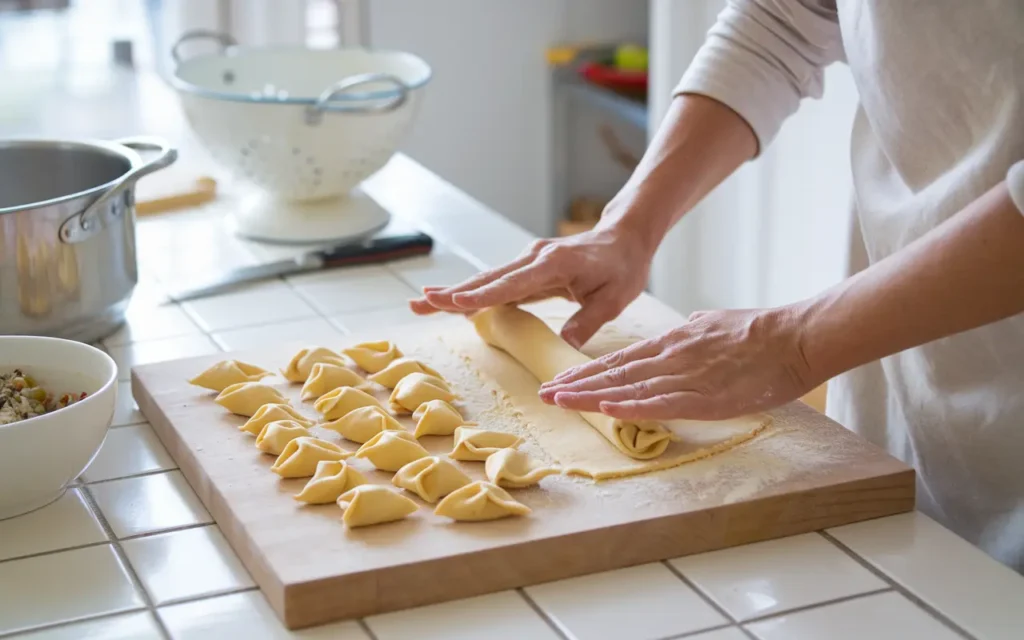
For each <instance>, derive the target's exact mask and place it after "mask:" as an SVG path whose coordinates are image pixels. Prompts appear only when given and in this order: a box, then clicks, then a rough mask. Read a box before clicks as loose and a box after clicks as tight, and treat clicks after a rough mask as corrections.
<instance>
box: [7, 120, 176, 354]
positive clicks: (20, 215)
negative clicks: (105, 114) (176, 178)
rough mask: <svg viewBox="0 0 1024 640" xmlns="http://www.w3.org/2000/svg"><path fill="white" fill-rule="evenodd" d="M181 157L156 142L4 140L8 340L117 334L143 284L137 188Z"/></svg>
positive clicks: (87, 338) (88, 338)
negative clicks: (145, 157)
mask: <svg viewBox="0 0 1024 640" xmlns="http://www.w3.org/2000/svg"><path fill="white" fill-rule="evenodd" d="M137 150H150V151H156V152H157V153H156V155H155V156H154V157H153V158H152V159H150V160H148V161H144V160H143V158H142V156H141V155H139V153H138V152H137ZM176 159H177V152H176V151H175V150H174V149H172V148H170V147H169V146H168V145H167V144H166V143H164V142H162V141H160V140H156V139H151V138H129V139H125V140H119V141H117V142H102V141H96V142H94V141H83V142H77V141H76V142H70V141H61V140H22V139H15V140H0V334H22V335H46V336H56V337H61V338H69V339H72V340H81V341H83V342H93V341H96V340H99V339H100V338H103V337H106V336H107V335H109V334H110V333H112V332H113V331H114V330H115V329H117V327H118V326H119V325H121V323H122V322H124V313H125V309H126V308H127V306H128V302H129V300H130V299H131V295H132V292H133V291H134V289H135V285H136V283H137V282H138V267H137V263H136V256H135V211H134V204H135V183H136V182H137V181H138V179H139V178H141V177H142V176H144V175H146V174H149V173H152V172H154V171H157V170H159V169H162V168H164V167H166V166H168V165H170V164H171V163H173V162H174V161H175V160H176Z"/></svg>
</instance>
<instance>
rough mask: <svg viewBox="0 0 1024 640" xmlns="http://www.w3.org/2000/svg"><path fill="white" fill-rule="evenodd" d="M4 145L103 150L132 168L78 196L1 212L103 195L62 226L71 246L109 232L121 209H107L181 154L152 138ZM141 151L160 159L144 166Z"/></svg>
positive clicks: (25, 141) (19, 141) (64, 239)
mask: <svg viewBox="0 0 1024 640" xmlns="http://www.w3.org/2000/svg"><path fill="white" fill-rule="evenodd" d="M4 142H7V143H12V144H16V145H21V146H39V147H46V146H57V147H65V148H66V147H79V148H84V149H97V148H99V149H103V150H105V151H107V152H110V153H113V154H116V155H119V156H121V157H123V158H125V159H127V160H128V163H129V166H130V168H129V169H128V171H126V172H125V173H123V174H121V175H120V176H118V177H117V178H114V179H113V180H110V181H108V182H106V183H103V184H99V185H96V186H94V187H90V188H88V189H85V190H82V191H78V192H75V193H69V194H64V195H60V196H57V197H55V198H50V199H48V200H43V201H39V202H29V203H25V204H20V205H14V206H9V207H4V208H0V216H2V215H5V214H8V213H20V212H25V211H32V210H34V209H42V208H45V207H49V206H53V205H59V204H61V203H64V202H70V201H72V200H75V199H77V198H82V197H88V196H91V195H95V194H99V197H98V198H97V199H96V200H94V201H93V202H92V203H91V204H90V205H89V206H88V207H86V208H85V209H84V210H83V211H80V212H78V213H75V214H72V215H71V216H69V217H68V218H67V219H65V220H64V221H63V222H62V223H61V225H60V229H59V231H58V236H59V238H60V240H61V242H64V243H67V244H74V243H76V242H82V241H84V240H87V239H88V238H91V237H92V236H94V235H95V234H97V233H99V232H101V231H102V230H103V229H105V228H106V227H107V225H108V224H109V223H110V222H112V220H109V219H108V218H109V216H114V217H115V218H116V217H119V216H120V209H119V208H116V207H114V208H108V206H107V205H108V204H109V203H110V202H111V201H112V200H113V199H114V198H116V197H118V196H120V195H121V194H123V193H124V192H125V191H126V190H128V189H130V188H132V187H134V186H135V183H136V182H138V181H139V179H141V178H142V177H144V176H146V175H149V174H150V173H153V172H154V171H158V170H160V169H163V168H164V167H167V166H169V165H171V164H172V163H174V161H175V160H177V157H178V152H177V150H175V149H174V148H172V147H171V146H170V145H169V144H167V142H165V141H163V140H161V139H159V138H155V137H150V136H133V137H129V138H122V139H119V140H114V141H112V142H107V141H103V140H88V141H68V140H58V139H38V138H34V139H19V138H12V139H8V140H5V141H0V144H3V143H4ZM139 150H148V151H156V152H157V155H156V157H154V158H152V159H150V160H148V161H145V162H144V161H143V160H142V157H141V156H140V155H139V154H138V153H136V152H137V151H139ZM105 209H106V210H107V211H106V212H105V211H104V210H105Z"/></svg>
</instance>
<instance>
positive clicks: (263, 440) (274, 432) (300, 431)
mask: <svg viewBox="0 0 1024 640" xmlns="http://www.w3.org/2000/svg"><path fill="white" fill-rule="evenodd" d="M310 435H312V434H311V433H310V432H309V429H307V428H306V427H304V426H302V425H301V424H299V423H298V422H295V421H294V420H277V421H275V422H268V423H267V424H266V426H264V427H263V430H262V431H260V434H259V435H258V436H256V448H257V449H259V450H260V451H262V452H263V453H269V454H270V455H272V456H279V455H281V452H282V451H284V447H285V445H286V444H288V443H289V442H290V441H292V440H294V439H295V438H304V437H306V436H310Z"/></svg>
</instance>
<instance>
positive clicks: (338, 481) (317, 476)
mask: <svg viewBox="0 0 1024 640" xmlns="http://www.w3.org/2000/svg"><path fill="white" fill-rule="evenodd" d="M366 482H367V480H366V477H365V476H364V475H363V474H361V473H359V472H358V471H356V469H355V467H353V466H352V465H350V464H348V463H347V462H345V461H344V460H321V461H320V462H318V463H316V471H315V472H314V473H313V477H312V478H310V480H309V482H307V483H306V486H305V487H303V488H302V491H300V492H298V493H297V494H295V495H294V496H292V497H293V498H295V499H296V500H298V501H299V502H305V503H306V504H328V503H330V502H334V501H335V500H337V499H338V496H340V495H341V494H343V493H345V492H346V491H348V490H350V489H353V488H355V487H358V486H359V485H361V484H366Z"/></svg>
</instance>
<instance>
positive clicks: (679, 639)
mask: <svg viewBox="0 0 1024 640" xmlns="http://www.w3.org/2000/svg"><path fill="white" fill-rule="evenodd" d="M723 629H740V631H742V630H743V629H742V627H740V626H739V625H736V624H733V623H731V622H730V623H727V624H720V625H718V626H715V627H708V628H707V629H697V630H694V631H686V632H684V633H677V634H676V635H672V636H665V637H663V638H658V640H683V639H684V638H692V637H694V636H699V635H702V634H705V633H711V632H712V631H722V630H723Z"/></svg>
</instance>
